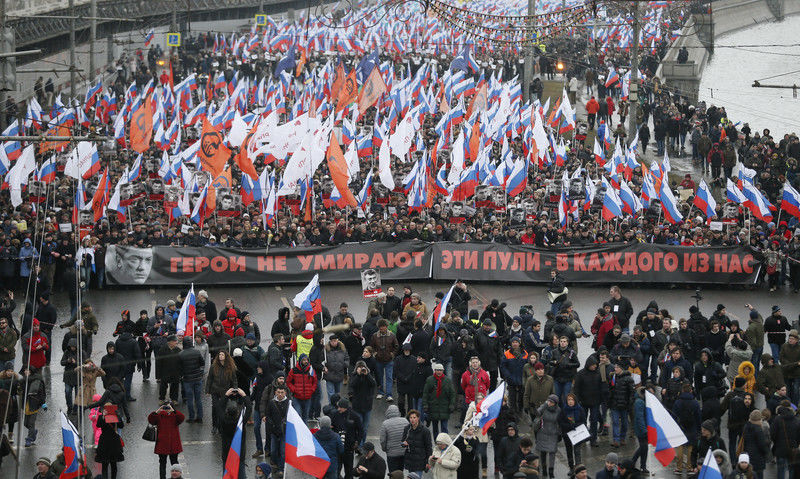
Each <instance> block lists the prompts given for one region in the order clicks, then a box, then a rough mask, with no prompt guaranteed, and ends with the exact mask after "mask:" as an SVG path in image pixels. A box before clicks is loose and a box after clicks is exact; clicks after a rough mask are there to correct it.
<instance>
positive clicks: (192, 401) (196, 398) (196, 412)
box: [183, 381, 203, 420]
mask: <svg viewBox="0 0 800 479" xmlns="http://www.w3.org/2000/svg"><path fill="white" fill-rule="evenodd" d="M183 388H184V391H185V392H186V402H187V406H188V408H189V419H190V420H192V419H203V381H184V382H183Z"/></svg>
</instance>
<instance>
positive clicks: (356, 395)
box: [348, 371, 377, 414]
mask: <svg viewBox="0 0 800 479" xmlns="http://www.w3.org/2000/svg"><path fill="white" fill-rule="evenodd" d="M376 387H377V384H376V383H375V378H374V377H373V376H372V374H370V372H369V371H367V373H366V374H353V375H352V376H351V377H350V384H349V386H348V391H349V393H350V402H351V403H352V404H353V410H354V411H356V412H358V413H359V414H360V413H368V412H369V411H371V410H372V398H373V396H374V395H375V388H376Z"/></svg>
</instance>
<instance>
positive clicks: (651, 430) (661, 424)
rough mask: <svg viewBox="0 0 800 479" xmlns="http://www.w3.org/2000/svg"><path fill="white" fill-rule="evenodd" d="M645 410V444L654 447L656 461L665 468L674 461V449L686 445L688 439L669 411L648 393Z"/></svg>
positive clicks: (646, 393) (646, 394)
mask: <svg viewBox="0 0 800 479" xmlns="http://www.w3.org/2000/svg"><path fill="white" fill-rule="evenodd" d="M645 399H646V404H647V409H646V412H645V415H646V417H647V442H648V443H649V444H650V445H651V446H654V447H655V449H656V450H655V454H654V455H655V456H656V459H658V461H659V462H660V463H661V465H663V466H664V467H667V466H668V465H669V463H671V462H672V460H673V459H675V448H676V447H678V446H681V445H683V444H686V443H687V442H689V441H688V439H686V435H685V434H683V431H681V428H680V427H679V426H678V424H677V423H676V422H675V419H673V418H672V416H671V415H670V413H669V411H667V409H666V408H665V407H664V406H663V405H662V404H661V401H659V400H658V398H657V397H655V396H654V395H653V394H652V393H651V392H650V391H646V392H645Z"/></svg>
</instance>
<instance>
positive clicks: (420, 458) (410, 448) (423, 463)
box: [402, 410, 433, 477]
mask: <svg viewBox="0 0 800 479" xmlns="http://www.w3.org/2000/svg"><path fill="white" fill-rule="evenodd" d="M407 416H408V422H409V423H410V424H409V425H408V426H406V427H405V429H404V430H403V441H402V445H403V447H405V448H406V454H405V456H404V463H403V464H404V467H405V468H406V470H408V472H409V473H414V472H416V473H418V475H419V477H422V473H423V472H424V471H425V470H426V468H427V465H428V458H429V457H431V455H432V454H433V442H432V440H431V433H430V431H428V428H426V427H425V426H424V425H422V424H421V423H420V420H419V412H418V411H416V410H412V411H409V413H408V414H407Z"/></svg>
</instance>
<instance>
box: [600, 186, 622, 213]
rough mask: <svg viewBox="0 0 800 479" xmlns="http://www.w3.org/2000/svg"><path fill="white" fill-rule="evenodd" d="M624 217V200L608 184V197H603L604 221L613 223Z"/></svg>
mask: <svg viewBox="0 0 800 479" xmlns="http://www.w3.org/2000/svg"><path fill="white" fill-rule="evenodd" d="M620 216H622V200H620V199H619V196H618V195H617V192H616V191H615V190H614V188H612V187H611V185H610V184H608V183H606V195H605V196H604V197H603V219H604V220H606V221H611V220H612V219H614V218H618V217H620Z"/></svg>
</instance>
